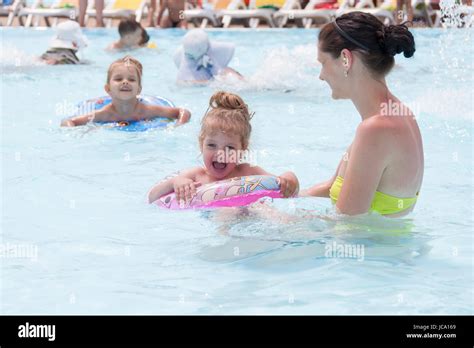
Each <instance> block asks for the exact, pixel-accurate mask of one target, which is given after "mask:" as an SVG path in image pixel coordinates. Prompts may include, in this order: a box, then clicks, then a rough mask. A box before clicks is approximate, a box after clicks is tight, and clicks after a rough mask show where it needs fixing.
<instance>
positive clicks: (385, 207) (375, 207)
mask: <svg viewBox="0 0 474 348" xmlns="http://www.w3.org/2000/svg"><path fill="white" fill-rule="evenodd" d="M343 183H344V178H343V177H342V176H339V175H338V176H337V177H336V180H334V182H333V184H332V186H331V188H330V190H329V197H331V201H332V202H333V204H335V203H336V202H337V199H338V198H339V194H340V193H341V189H342V184H343ZM418 194H419V192H417V193H416V197H413V198H399V197H395V196H391V195H387V194H386V193H382V192H379V191H375V195H374V198H373V199H372V204H371V205H370V209H369V211H375V212H377V213H379V214H382V215H385V214H395V213H400V212H402V211H404V210H406V209H408V208H410V207H411V206H412V205H414V204H415V202H416V200H417V198H418Z"/></svg>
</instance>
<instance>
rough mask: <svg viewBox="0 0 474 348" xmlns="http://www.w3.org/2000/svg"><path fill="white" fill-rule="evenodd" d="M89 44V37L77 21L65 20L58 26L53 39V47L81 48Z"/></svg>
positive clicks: (51, 44)
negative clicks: (84, 33) (83, 32)
mask: <svg viewBox="0 0 474 348" xmlns="http://www.w3.org/2000/svg"><path fill="white" fill-rule="evenodd" d="M86 46H87V38H86V37H85V36H84V35H83V34H82V31H81V27H80V26H79V24H78V23H77V22H74V21H65V22H61V23H59V24H58V26H57V27H56V35H55V36H54V37H53V39H52V40H51V43H50V45H49V47H51V48H68V49H72V50H79V49H81V48H83V47H86Z"/></svg>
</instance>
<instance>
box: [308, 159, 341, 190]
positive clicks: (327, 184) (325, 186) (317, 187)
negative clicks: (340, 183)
mask: <svg viewBox="0 0 474 348" xmlns="http://www.w3.org/2000/svg"><path fill="white" fill-rule="evenodd" d="M343 161H344V159H342V160H341V161H340V162H339V165H338V166H337V169H336V172H335V173H334V175H333V176H332V178H331V179H329V180H328V181H324V182H320V183H319V184H316V185H314V186H312V187H310V188H309V189H306V190H303V191H301V192H300V197H308V196H313V197H326V198H329V189H330V188H331V186H332V183H333V182H334V180H336V177H337V173H339V168H341V164H342V162H343Z"/></svg>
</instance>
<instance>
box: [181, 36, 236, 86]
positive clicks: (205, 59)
mask: <svg viewBox="0 0 474 348" xmlns="http://www.w3.org/2000/svg"><path fill="white" fill-rule="evenodd" d="M234 51H235V45H234V44H232V43H227V42H219V41H211V40H209V37H208V35H207V33H206V32H205V31H204V30H202V29H194V30H191V31H189V32H188V33H187V34H186V35H185V36H184V38H183V41H182V46H181V47H180V48H179V49H178V50H177V51H176V53H175V55H174V63H175V65H176V67H177V68H178V76H177V81H178V83H179V82H185V83H186V82H187V83H207V82H209V81H210V80H212V79H213V78H214V77H215V76H217V75H224V74H232V75H235V76H237V77H238V78H242V75H240V74H239V73H238V72H237V71H235V70H234V69H232V68H230V67H228V65H229V62H230V61H231V59H232V57H233V56H234Z"/></svg>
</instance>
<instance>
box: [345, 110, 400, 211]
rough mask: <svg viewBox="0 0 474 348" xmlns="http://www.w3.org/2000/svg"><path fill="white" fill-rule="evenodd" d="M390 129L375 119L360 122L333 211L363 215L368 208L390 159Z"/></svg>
mask: <svg viewBox="0 0 474 348" xmlns="http://www.w3.org/2000/svg"><path fill="white" fill-rule="evenodd" d="M390 137H391V135H390V133H389V130H387V128H385V127H383V125H382V124H380V122H377V120H376V119H375V118H371V119H368V120H365V121H363V122H362V123H361V124H360V125H359V127H358V128H357V132H356V137H355V139H354V143H353V146H352V149H351V152H350V156H349V158H348V163H347V168H346V171H345V174H344V185H342V189H341V192H340V194H339V198H338V199H337V203H336V210H337V211H338V212H339V213H342V214H347V215H357V214H364V213H367V211H368V210H369V208H370V205H371V203H372V199H373V197H374V194H375V191H376V190H377V187H378V185H379V182H380V179H381V177H382V174H383V172H384V170H385V168H386V167H387V165H388V163H389V162H390V152H391V151H390V150H391V148H390V143H391V141H390V140H389V139H390Z"/></svg>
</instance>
